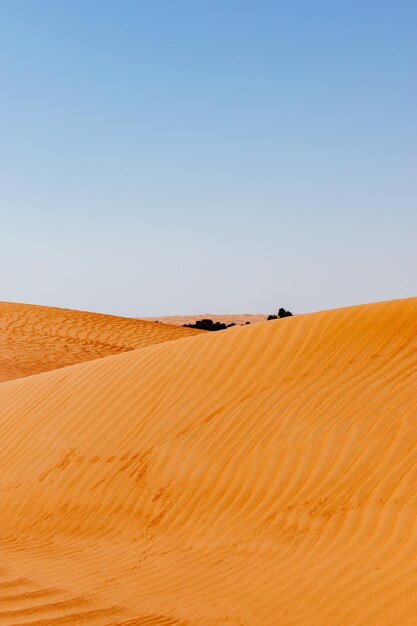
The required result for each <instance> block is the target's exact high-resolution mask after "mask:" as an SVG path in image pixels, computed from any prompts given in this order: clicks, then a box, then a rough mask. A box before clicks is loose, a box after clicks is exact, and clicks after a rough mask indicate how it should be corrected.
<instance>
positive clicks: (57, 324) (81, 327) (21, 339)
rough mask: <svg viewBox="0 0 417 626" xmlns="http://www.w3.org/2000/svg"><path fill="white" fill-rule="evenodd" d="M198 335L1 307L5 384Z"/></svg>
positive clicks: (92, 316) (0, 359) (0, 366)
mask: <svg viewBox="0 0 417 626" xmlns="http://www.w3.org/2000/svg"><path fill="white" fill-rule="evenodd" d="M196 332H198V331H195V330H194V329H186V328H184V329H178V328H174V327H173V326H168V325H165V324H151V323H150V322H144V321H143V320H138V319H132V318H127V317H116V316H113V315H101V314H99V313H85V312H83V311H72V310H69V309H57V308H53V307H45V306H35V305H28V304H15V303H11V302H0V381H4V380H12V379H14V378H20V377H21V376H28V375H30V374H38V373H40V372H45V371H49V370H53V369H56V368H58V367H65V366H66V365H74V364H75V363H81V362H83V361H90V360H92V359H97V358H100V357H103V356H108V355H110V354H118V353H120V352H126V351H127V350H134V349H136V348H140V347H142V346H148V345H151V344H154V343H160V342H161V341H170V340H173V339H179V338H180V337H184V336H187V335H189V334H192V333H196ZM200 332H201V331H200Z"/></svg>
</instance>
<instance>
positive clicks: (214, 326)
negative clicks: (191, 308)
mask: <svg viewBox="0 0 417 626" xmlns="http://www.w3.org/2000/svg"><path fill="white" fill-rule="evenodd" d="M183 326H186V327H187V328H198V329H199V330H224V329H225V328H229V327H230V326H236V324H235V323H234V322H232V324H223V322H213V320H210V319H202V320H197V321H196V322H195V323H194V324H183Z"/></svg>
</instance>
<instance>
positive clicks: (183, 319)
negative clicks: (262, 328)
mask: <svg viewBox="0 0 417 626" xmlns="http://www.w3.org/2000/svg"><path fill="white" fill-rule="evenodd" d="M267 317H268V315H267V314H265V313H225V314H216V313H202V314H200V315H166V316H162V317H143V318H141V319H144V320H148V321H151V322H158V321H159V322H163V323H164V324H173V325H174V326H183V325H184V324H194V323H195V322H196V321H197V320H203V319H209V320H213V322H223V324H237V325H238V326H241V325H242V324H246V322H249V323H250V324H255V323H256V322H264V321H265V320H266V318H267Z"/></svg>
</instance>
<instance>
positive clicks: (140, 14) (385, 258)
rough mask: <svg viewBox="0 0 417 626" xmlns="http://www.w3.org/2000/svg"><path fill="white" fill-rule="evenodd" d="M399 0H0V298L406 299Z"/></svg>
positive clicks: (156, 310)
mask: <svg viewBox="0 0 417 626" xmlns="http://www.w3.org/2000/svg"><path fill="white" fill-rule="evenodd" d="M416 70H417V3H416V2H415V0H408V1H406V0H397V1H396V2H393V1H392V0H375V1H368V0H337V1H335V0H326V1H324V0H314V1H312V0H304V1H299V0H291V1H288V0H285V1H284V0H282V1H279V0H275V1H272V0H271V1H266V0H250V1H248V0H165V1H162V0H146V1H141V0H111V1H109V0H60V1H59V2H58V1H56V0H0V86H1V98H0V207H1V224H0V226H1V232H0V300H11V301H20V302H33V303H38V304H48V305H53V306H66V307H70V308H79V309H87V310H94V311H102V312H108V313H116V314H122V315H133V316H140V315H159V314H160V315H163V314H175V313H200V312H201V313H203V312H251V311H252V312H257V311H266V312H270V311H274V310H275V309H277V308H278V307H280V306H284V307H286V308H289V309H291V310H293V311H295V312H305V311H311V310H317V309H324V308H331V307H337V306H343V305H348V304H356V303H359V302H367V301H372V300H385V299H390V298H397V297H403V296H409V295H415V294H416V292H417V289H416V284H417V184H416V179H417V177H416V165H417V114H416V112H417V81H416V79H417V71H416Z"/></svg>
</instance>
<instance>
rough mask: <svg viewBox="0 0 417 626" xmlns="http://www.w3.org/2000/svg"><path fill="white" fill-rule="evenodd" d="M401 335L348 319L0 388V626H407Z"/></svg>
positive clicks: (410, 399)
mask: <svg viewBox="0 0 417 626" xmlns="http://www.w3.org/2000/svg"><path fill="white" fill-rule="evenodd" d="M68 315H70V313H68ZM77 315H78V314H77ZM71 319H72V318H71ZM77 319H78V318H77ZM79 319H80V325H79V326H77V331H76V333H75V334H76V335H77V336H78V337H80V336H83V330H82V323H81V318H79ZM88 319H89V318H88V317H86V318H85V320H86V323H87V328H90V326H88V321H87V320H88ZM52 320H55V321H52V322H51V323H52V324H55V323H56V318H55V317H52ZM416 320H417V298H414V299H407V300H398V301H392V302H384V303H378V304H370V305H364V306H357V307H350V308H344V309H338V310H334V311H325V312H320V313H314V314H308V315H298V316H295V317H290V318H285V319H281V320H275V321H270V322H268V323H266V324H255V325H249V326H244V327H237V328H231V329H228V330H225V331H222V332H217V333H201V334H199V335H195V336H188V337H185V338H184V339H180V340H178V341H165V342H164V343H158V344H155V345H150V346H147V347H143V348H140V349H138V350H133V351H130V352H127V353H125V354H118V355H115V356H109V357H107V358H102V359H98V360H95V361H90V362H86V363H80V364H78V365H74V366H73V367H70V368H65V369H60V370H55V371H51V372H46V373H43V374H39V375H37V376H32V377H30V378H21V379H19V380H13V381H9V382H3V383H1V384H0V433H1V436H0V494H1V507H0V547H1V555H2V559H1V561H2V562H1V570H0V624H2V625H3V624H4V626H17V625H19V626H23V624H25V625H29V624H30V625H31V626H61V625H64V624H71V625H73V624H74V625H75V624H77V625H84V624H86V625H95V626H150V625H152V626H179V625H189V626H194V625H195V626H197V625H198V626H249V625H250V626H290V625H291V626H296V625H297V626H334V625H337V626H352V625H355V626H356V625H357V626H359V625H360V626H379V625H382V624H387V625H390V626H394V625H395V626H397V625H398V626H403V625H406V624H410V625H411V624H416V615H417V593H416V588H417V559H416V554H417V524H416V520H417V491H416V480H417V462H416V459H417V427H416V410H417V333H416ZM41 323H42V322H39V325H40V324H41ZM157 326H158V325H157ZM28 328H29V327H28ZM34 328H35V330H36V334H37V336H39V326H38V325H35V327H34ZM58 329H59V324H58V323H57V326H56V329H55V331H54V333H55V334H54V336H55V335H57V336H60V335H59V332H58ZM65 332H66V331H65ZM88 332H89V331H88V330H87V329H85V330H84V333H85V335H86V336H87V335H88ZM28 333H29V330H28ZM51 333H52V330H49V327H48V325H47V324H46V328H45V335H46V336H47V337H50V335H51ZM120 334H121V335H122V334H123V333H122V332H121V331H120ZM16 336H19V335H16ZM171 338H172V337H171ZM29 345H30V342H29ZM49 346H50V343H49V340H48V341H47V342H46V348H45V350H46V351H47V352H49V349H50V347H49ZM129 347H131V344H129ZM39 350H41V348H40V347H39ZM39 354H41V352H39ZM19 358H20V357H19ZM39 360H40V356H39ZM58 361H59V362H61V361H60V360H58Z"/></svg>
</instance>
